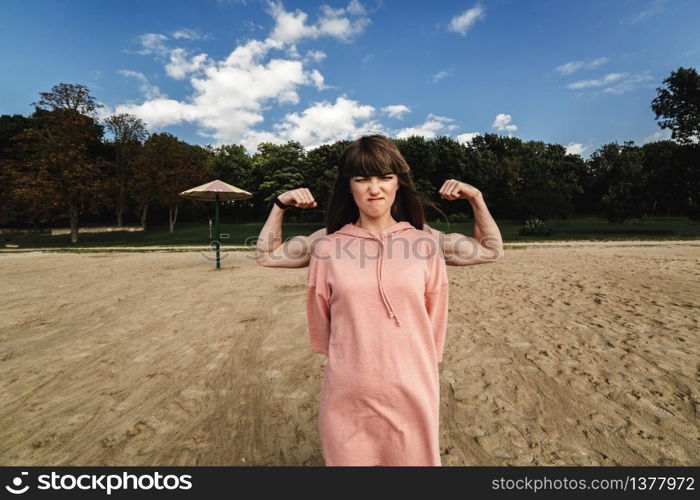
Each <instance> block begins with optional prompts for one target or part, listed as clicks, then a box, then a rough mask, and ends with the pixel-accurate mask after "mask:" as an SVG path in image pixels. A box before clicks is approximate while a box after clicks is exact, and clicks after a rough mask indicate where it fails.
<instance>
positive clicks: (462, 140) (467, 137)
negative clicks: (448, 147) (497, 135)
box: [457, 132, 481, 144]
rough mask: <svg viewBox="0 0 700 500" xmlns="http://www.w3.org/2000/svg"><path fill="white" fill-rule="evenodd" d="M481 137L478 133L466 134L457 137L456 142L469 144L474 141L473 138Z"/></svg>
mask: <svg viewBox="0 0 700 500" xmlns="http://www.w3.org/2000/svg"><path fill="white" fill-rule="evenodd" d="M477 135H481V134H480V133H479V132H466V133H464V134H459V135H458V136H457V142H460V143H464V144H469V143H470V142H472V141H473V140H474V137H476V136H477Z"/></svg>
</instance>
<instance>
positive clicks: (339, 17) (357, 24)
mask: <svg viewBox="0 0 700 500" xmlns="http://www.w3.org/2000/svg"><path fill="white" fill-rule="evenodd" d="M267 6H268V13H269V14H270V15H271V16H272V17H273V18H274V19H275V27H274V29H273V31H272V34H271V35H270V38H271V39H273V40H276V41H279V42H283V43H290V44H293V43H295V42H296V41H298V40H301V39H303V38H312V39H315V38H318V37H320V36H324V35H325V36H332V37H334V38H337V39H338V40H342V41H345V42H347V41H349V40H350V39H351V38H352V37H354V36H355V35H358V34H360V33H362V31H363V30H364V29H365V27H366V26H367V25H368V24H369V19H368V18H366V17H364V8H363V7H362V4H360V3H359V2H350V5H349V6H348V8H347V9H333V8H331V7H329V6H328V5H322V6H321V12H322V15H321V17H320V18H319V20H318V21H317V23H316V24H311V25H309V24H307V19H308V17H309V16H308V15H307V14H306V13H305V12H303V11H301V10H299V9H296V10H295V11H294V12H287V11H286V10H285V8H284V6H283V5H282V3H281V2H280V3H276V2H273V1H270V0H268V2H267ZM346 12H347V14H349V15H351V16H354V17H356V18H355V19H350V18H349V17H347V16H345V14H346ZM359 12H362V13H361V14H360V13H359Z"/></svg>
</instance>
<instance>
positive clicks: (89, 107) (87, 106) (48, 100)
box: [32, 83, 104, 117]
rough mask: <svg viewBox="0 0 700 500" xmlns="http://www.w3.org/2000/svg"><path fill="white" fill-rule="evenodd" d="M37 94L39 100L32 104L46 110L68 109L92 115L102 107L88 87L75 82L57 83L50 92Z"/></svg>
mask: <svg viewBox="0 0 700 500" xmlns="http://www.w3.org/2000/svg"><path fill="white" fill-rule="evenodd" d="M39 95H40V96H41V99H39V102H34V103H32V104H33V105H34V106H36V107H38V108H41V109H45V110H47V111H53V110H57V109H70V110H73V111H76V112H78V113H80V114H82V115H87V116H92V117H94V116H95V114H96V111H97V109H98V108H102V107H104V106H103V105H102V104H98V103H96V102H95V98H94V97H93V96H92V95H91V94H90V89H88V88H87V87H86V86H85V85H80V84H77V83H59V84H58V85H54V86H53V87H51V91H50V92H39Z"/></svg>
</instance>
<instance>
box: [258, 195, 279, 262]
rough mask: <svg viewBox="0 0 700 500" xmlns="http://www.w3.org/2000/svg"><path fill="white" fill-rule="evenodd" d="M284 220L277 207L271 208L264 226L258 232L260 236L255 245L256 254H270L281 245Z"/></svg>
mask: <svg viewBox="0 0 700 500" xmlns="http://www.w3.org/2000/svg"><path fill="white" fill-rule="evenodd" d="M283 220H284V210H282V209H281V208H279V207H278V206H277V205H273V206H272V210H271V211H270V215H268V217H267V220H266V221H265V225H264V226H263V227H262V229H261V230H260V235H259V236H258V240H257V242H256V244H255V247H256V250H257V251H258V252H262V253H267V252H271V251H273V250H274V249H276V248H277V247H279V246H280V245H281V244H282V221H283Z"/></svg>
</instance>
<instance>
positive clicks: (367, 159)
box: [325, 134, 447, 234]
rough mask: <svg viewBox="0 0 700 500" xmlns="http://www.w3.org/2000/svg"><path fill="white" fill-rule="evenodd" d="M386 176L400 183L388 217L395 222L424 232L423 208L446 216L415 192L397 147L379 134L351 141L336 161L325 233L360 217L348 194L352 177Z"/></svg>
mask: <svg viewBox="0 0 700 500" xmlns="http://www.w3.org/2000/svg"><path fill="white" fill-rule="evenodd" d="M389 174H396V176H397V177H398V181H399V189H398V190H397V191H396V198H395V199H394V204H393V205H392V206H391V216H392V217H393V218H394V219H395V220H396V221H397V222H401V221H407V222H409V223H410V224H411V225H412V226H413V227H415V228H417V229H423V225H424V224H425V212H424V210H423V208H424V207H425V206H430V207H433V208H434V209H436V210H437V211H438V212H440V213H441V214H442V215H443V216H445V213H444V212H443V211H442V210H440V207H439V206H438V205H437V204H436V203H433V202H432V201H430V199H428V197H427V196H426V195H425V194H423V193H421V192H420V191H417V190H416V187H415V185H414V184H413V179H412V177H411V168H410V167H409V166H408V163H407V162H406V160H405V159H404V157H403V155H401V152H400V151H399V148H398V147H396V144H394V143H393V142H392V141H391V140H389V139H388V138H386V137H385V136H383V135H380V134H374V135H366V136H363V137H360V138H359V139H357V140H356V141H354V142H352V143H351V144H350V145H349V146H348V147H347V149H346V150H345V151H344V152H343V154H342V155H341V157H340V159H339V161H338V175H337V177H336V179H335V183H334V185H333V191H332V192H331V195H330V198H329V200H328V204H327V206H326V214H325V219H326V220H325V223H326V234H331V233H333V232H335V231H337V230H338V229H340V228H341V227H343V226H344V225H345V224H348V223H353V222H355V221H356V220H357V219H358V217H359V216H360V209H359V208H358V207H357V204H356V203H355V199H354V198H353V197H352V194H351V193H350V178H351V177H354V176H361V177H371V176H377V177H379V176H383V175H389ZM445 220H447V217H446V216H445Z"/></svg>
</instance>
